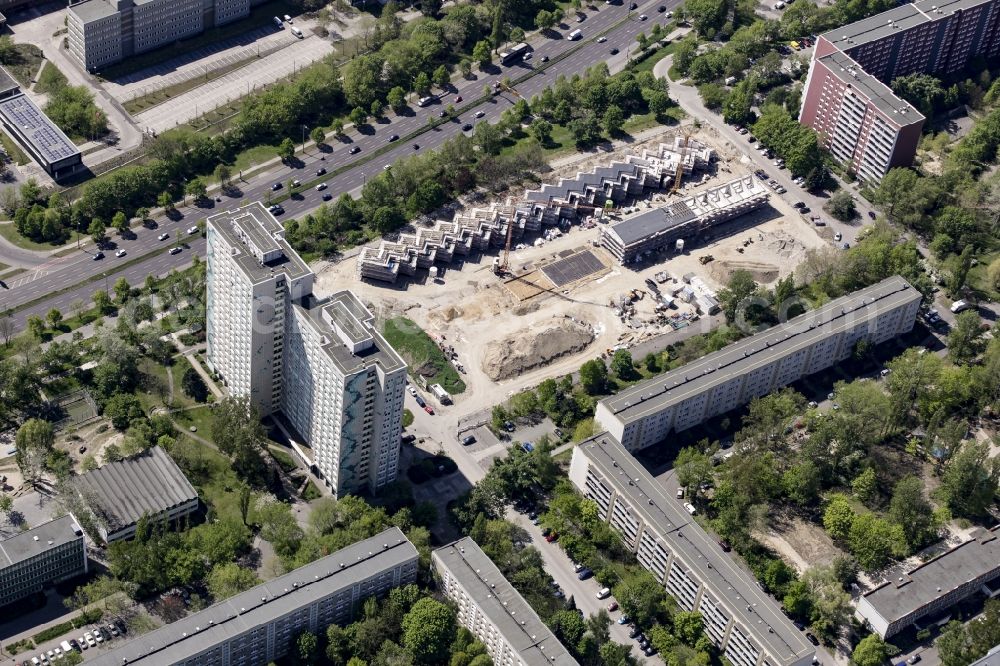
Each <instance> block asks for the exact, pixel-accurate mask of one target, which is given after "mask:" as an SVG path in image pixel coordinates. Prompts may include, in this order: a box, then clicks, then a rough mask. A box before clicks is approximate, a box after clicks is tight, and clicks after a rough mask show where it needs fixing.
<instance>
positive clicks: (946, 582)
mask: <svg viewBox="0 0 1000 666" xmlns="http://www.w3.org/2000/svg"><path fill="white" fill-rule="evenodd" d="M991 574H992V575H993V576H1000V525H998V526H997V527H994V528H993V529H992V530H989V531H985V530H984V531H983V532H982V534H980V535H979V537H978V538H974V539H971V540H969V541H966V542H965V543H962V544H959V545H958V546H955V547H954V548H952V549H951V550H948V551H946V552H944V553H942V554H941V555H938V556H937V557H935V558H934V559H932V560H929V561H927V562H924V563H923V564H921V565H920V566H918V567H917V568H915V569H912V570H911V571H909V572H907V573H905V574H903V575H902V576H901V577H900V578H902V580H900V579H899V578H897V579H895V580H890V581H886V582H885V583H882V585H880V586H879V587H876V588H875V589H874V590H872V591H871V592H868V593H867V594H865V599H866V600H867V601H868V603H870V604H871V605H872V607H873V608H874V609H875V610H876V611H877V612H878V614H879V615H881V616H882V617H883V618H884V619H885V620H886V621H888V622H889V623H890V624H891V623H892V622H894V621H896V620H900V619H902V618H905V617H907V616H909V615H910V614H912V613H915V612H916V611H918V610H920V609H921V608H923V607H924V606H926V605H928V604H930V603H932V602H933V601H935V600H936V599H938V598H939V597H942V596H945V595H947V594H948V593H949V592H951V591H952V590H954V589H956V588H958V587H961V586H962V585H964V584H965V583H967V582H968V581H970V580H973V579H975V578H978V577H980V576H990V575H991Z"/></svg>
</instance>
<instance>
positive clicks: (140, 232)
mask: <svg viewBox="0 0 1000 666" xmlns="http://www.w3.org/2000/svg"><path fill="white" fill-rule="evenodd" d="M628 4H629V3H628V2H624V3H623V4H621V5H607V4H604V3H597V4H595V5H594V6H595V7H597V8H598V10H597V11H592V10H590V9H589V8H586V9H585V10H584V13H585V14H586V15H587V17H586V19H585V20H584V21H582V22H580V23H577V22H576V20H575V19H574V18H572V17H570V19H569V23H566V24H564V26H563V27H562V28H560V29H559V33H560V34H561V35H566V34H568V33H569V32H570V31H572V30H575V29H580V30H581V31H582V32H583V39H582V40H581V41H573V42H571V41H569V40H567V39H565V38H559V39H546V40H544V41H542V42H541V43H538V44H536V46H535V50H534V55H533V57H532V58H531V60H530V61H528V62H522V63H517V64H515V65H513V66H511V67H496V68H494V69H493V70H492V71H491V72H489V73H487V72H479V73H478V75H477V78H476V79H474V80H471V81H464V82H462V83H460V84H459V86H458V89H457V92H454V93H451V94H448V95H446V96H444V98H443V100H442V102H441V103H440V104H431V105H429V106H428V107H425V108H420V107H417V106H416V105H413V106H411V111H410V115H404V116H393V117H391V118H390V119H389V120H384V121H382V122H373V123H372V124H371V125H370V127H367V128H363V130H364V131H361V132H358V131H356V130H351V131H350V132H349V135H350V136H349V138H348V139H347V140H346V141H345V142H343V143H341V142H338V143H337V144H336V145H335V146H334V149H333V151H332V152H330V153H325V154H324V153H321V152H320V151H319V150H317V149H310V150H309V152H308V154H306V155H303V156H301V162H300V163H299V164H297V165H295V166H294V167H293V166H287V165H276V166H275V167H274V168H272V169H269V170H267V171H264V172H262V173H259V174H257V175H255V176H254V177H253V178H251V179H250V180H249V181H246V182H241V183H238V185H240V187H241V191H240V192H239V193H238V194H237V195H236V196H234V197H226V196H223V197H222V198H223V201H222V202H215V201H212V202H211V204H210V206H208V207H207V208H196V207H181V208H180V212H181V214H182V217H181V219H180V220H177V221H172V220H167V219H162V218H161V219H158V220H157V222H158V223H159V228H158V229H155V230H152V229H145V228H138V229H135V230H134V231H135V238H133V239H131V240H129V239H119V238H115V239H114V242H115V244H116V247H121V248H123V249H125V250H126V252H127V255H126V256H125V257H123V258H117V257H115V256H114V250H112V251H111V252H108V251H105V255H106V257H105V258H104V259H102V260H100V261H94V260H93V259H92V253H93V246H92V245H91V246H90V247H89V248H84V250H86V251H81V252H80V253H79V254H75V253H74V254H72V255H69V256H68V257H62V258H60V259H57V260H53V261H51V262H48V263H47V264H45V265H43V266H41V267H39V268H38V269H36V270H33V271H30V272H26V273H22V274H21V275H19V276H17V277H15V278H13V279H11V280H10V281H9V282H8V283H7V287H8V288H7V289H6V290H4V289H2V288H0V311H2V310H5V309H8V308H14V307H17V306H20V305H23V304H25V303H30V302H32V301H36V300H37V299H39V298H44V297H45V296H46V295H47V294H55V293H56V292H59V291H63V290H65V293H60V294H58V295H55V296H52V297H51V298H44V300H42V301H39V302H36V303H33V304H32V305H30V306H28V307H25V308H23V309H22V310H20V311H18V312H17V313H16V314H15V316H14V318H15V321H16V324H17V326H18V327H19V328H21V327H23V325H24V321H25V319H26V318H27V316H28V315H31V314H37V315H42V316H44V314H45V313H46V312H48V311H49V310H50V309H51V308H53V307H55V308H59V309H61V310H63V311H64V312H66V308H68V306H69V304H70V303H72V302H73V301H75V300H77V299H82V300H83V301H84V302H86V303H90V302H91V301H92V296H93V293H94V291H95V290H97V289H103V287H104V285H103V281H104V276H105V274H106V275H107V280H108V284H109V285H113V284H114V282H115V281H116V280H117V279H118V278H119V277H122V276H124V277H125V278H126V279H128V280H129V282H131V283H132V284H133V285H136V284H140V283H141V282H142V281H143V280H144V279H145V277H146V275H149V274H152V275H157V276H158V275H163V274H165V273H167V272H168V271H169V270H170V269H171V268H180V267H182V266H186V265H187V264H189V263H190V261H191V254H192V253H194V252H196V253H198V254H200V255H203V254H204V242H203V241H194V242H192V243H191V245H190V247H189V248H185V249H184V251H183V252H181V253H179V254H177V255H168V254H167V249H168V248H167V247H166V246H167V245H168V244H170V243H172V241H173V240H174V239H176V237H177V234H178V233H180V232H182V231H183V230H184V229H186V228H188V227H190V226H192V225H194V224H196V223H197V222H199V221H201V220H203V219H204V218H205V217H207V216H208V215H211V214H212V213H214V212H217V211H218V210H221V209H223V208H224V207H227V206H233V207H235V206H237V205H239V203H240V202H245V201H255V200H262V201H266V200H268V199H269V197H271V196H272V195H273V196H280V195H283V194H286V193H287V189H286V188H284V187H283V188H282V189H281V190H278V191H277V192H272V190H271V186H272V184H274V183H286V182H287V181H288V180H289V179H292V178H298V179H300V180H302V181H303V183H310V181H315V180H316V178H317V177H316V176H315V173H316V170H317V168H319V167H325V168H326V169H328V170H329V171H335V170H340V169H344V168H345V167H348V168H347V169H346V170H345V171H343V172H342V173H339V174H338V175H334V176H331V175H329V174H328V175H327V176H326V180H325V182H326V183H327V190H326V191H327V192H329V193H330V194H332V195H333V196H334V197H336V196H339V194H340V193H341V192H354V191H356V190H357V189H358V188H359V187H362V186H363V185H364V183H365V181H366V180H367V178H368V176H370V175H373V174H375V173H378V172H379V171H381V170H383V168H384V166H385V165H390V164H392V163H393V162H394V161H395V160H397V159H399V158H402V157H406V156H408V155H411V154H414V153H415V152H417V150H415V149H414V147H413V144H418V145H419V146H420V148H419V150H420V151H425V150H429V149H433V148H436V147H438V146H440V145H441V144H442V143H444V141H445V140H447V139H448V138H449V137H451V136H454V135H455V134H457V133H458V132H461V131H462V127H463V125H465V124H466V123H471V124H475V123H476V122H486V121H490V122H495V121H497V120H498V119H499V117H500V114H501V113H503V111H504V110H506V109H507V108H508V107H510V106H513V104H514V103H516V102H517V98H516V96H514V95H513V94H511V93H509V92H505V93H502V94H500V95H497V96H494V97H493V98H492V99H490V100H489V101H487V102H484V103H482V104H480V105H478V106H476V107H474V108H470V109H467V110H465V111H464V112H463V113H462V114H460V116H459V117H458V118H457V119H455V120H453V121H451V122H448V123H445V124H443V125H440V126H439V127H437V128H435V129H433V130H431V131H426V132H424V133H423V134H421V135H419V136H418V137H416V138H414V139H412V140H407V141H402V140H400V141H397V142H395V144H394V147H393V148H392V149H391V150H389V151H388V152H386V153H384V154H381V155H378V156H377V157H374V158H372V157H370V155H371V153H372V152H374V151H376V150H378V149H380V148H383V147H384V146H386V145H388V144H389V143H391V142H389V141H388V139H389V137H390V136H392V135H398V136H400V137H406V136H407V135H408V134H411V133H413V132H416V131H418V130H422V129H424V128H426V127H427V124H428V118H432V117H433V118H436V117H437V115H438V113H439V112H440V111H441V109H443V108H445V105H447V104H454V105H455V106H456V108H460V107H461V105H462V104H463V103H467V101H468V100H471V99H474V98H476V97H478V96H480V95H481V94H482V91H483V88H484V86H486V85H490V84H492V83H493V82H494V81H499V80H501V79H504V78H508V77H509V78H510V79H511V80H514V81H516V80H517V79H518V78H519V77H522V76H524V75H526V74H532V73H533V72H534V74H532V75H531V76H530V78H528V79H526V80H525V81H523V82H521V83H519V84H516V85H515V89H516V90H517V91H518V92H519V93H520V94H521V95H522V96H524V97H525V98H530V97H531V96H533V95H535V94H538V93H540V92H541V91H542V90H543V89H544V88H546V87H547V86H549V85H551V84H552V83H554V82H555V80H556V78H557V77H558V76H559V75H560V74H563V75H567V76H572V75H573V74H575V73H579V72H582V71H584V70H585V69H586V68H587V67H590V66H592V65H593V64H595V63H597V62H602V61H605V60H607V59H608V58H609V56H610V50H611V49H612V48H618V49H620V50H624V49H626V48H630V47H631V45H632V44H634V42H635V38H636V36H637V35H638V34H639V33H640V32H646V33H649V32H650V30H651V29H652V26H653V24H654V23H660V24H661V25H664V24H665V23H667V19H666V18H665V13H659V12H657V11H656V10H657V7H658V6H659V5H661V4H662V5H665V6H666V7H667V9H674V8H675V7H676V6H677V5H679V4H680V0H647V1H646V2H640V3H639V7H638V9H636V10H632V11H629V10H628ZM641 14H646V15H647V16H648V17H649V18H648V20H645V21H642V20H640V19H639V16H640V15H641ZM602 33H603V34H604V36H605V38H606V41H605V42H604V43H597V41H596V40H597V38H598V37H599V36H600V35H601V34H602ZM567 53H569V55H565V54H567ZM559 56H565V57H562V58H561V59H560V58H559ZM544 57H548V58H550V59H551V62H549V63H543V62H542V59H543V58H544ZM536 65H537V66H538V67H544V69H536ZM456 95H462V96H463V97H464V98H465V99H466V102H461V103H455V101H454V100H455V97H456ZM478 111H482V112H483V114H484V115H483V118H482V119H476V117H475V114H476V113H477V112H478ZM352 146H357V147H359V148H360V149H361V151H360V152H359V153H358V154H356V155H350V153H349V150H350V148H351V147H352ZM310 184H311V183H310ZM322 203H323V201H322V193H321V192H318V191H316V190H315V189H313V188H312V187H309V188H303V190H302V191H301V192H299V193H298V194H296V195H295V196H293V197H291V198H289V199H287V200H285V201H284V202H283V203H282V205H283V207H284V209H285V213H284V215H283V216H282V217H283V218H287V217H300V216H302V215H304V214H305V213H308V212H309V211H311V210H313V209H315V208H317V207H318V206H319V205H320V204H322ZM163 231H166V232H168V233H170V234H171V240H170V241H159V240H157V236H158V235H159V234H160V233H162V232H163ZM136 257H143V258H144V259H143V261H141V262H138V263H136V264H134V265H131V266H128V267H126V268H119V266H121V265H122V264H123V263H124V262H127V261H129V260H130V259H131V260H134V259H135V258H136ZM0 260H2V257H0Z"/></svg>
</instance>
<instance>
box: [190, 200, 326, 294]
mask: <svg viewBox="0 0 1000 666" xmlns="http://www.w3.org/2000/svg"><path fill="white" fill-rule="evenodd" d="M207 222H208V224H211V225H212V226H213V228H214V229H215V230H216V231H218V232H219V233H220V234H221V235H222V237H223V238H225V239H226V242H227V243H228V244H229V245H230V246H231V247H233V248H236V249H237V250H238V251H239V253H238V254H237V256H236V257H234V260H235V261H236V265H237V266H239V268H240V269H241V270H242V271H243V272H244V273H245V274H246V275H247V277H249V278H250V280H251V281H252V282H253V283H254V284H257V283H259V282H264V281H265V280H270V279H271V278H272V277H274V275H275V273H284V274H285V275H287V276H288V279H290V280H294V279H296V278H300V277H303V276H305V275H308V274H310V273H312V271H311V270H310V269H309V266H308V264H306V262H304V261H302V258H301V257H299V254H298V252H296V251H295V250H293V249H292V246H291V245H290V244H289V243H288V241H286V240H285V228H284V227H282V226H281V223H280V222H278V220H277V219H275V217H274V216H273V215H271V213H270V212H268V210H267V208H265V207H264V204H263V203H261V202H260V201H254V202H253V203H249V204H247V205H246V206H242V207H240V208H237V209H235V210H227V211H223V212H221V213H217V214H215V215H212V216H210V217H209V218H208V220H207ZM247 241H249V243H252V244H253V246H251V245H249V244H248V242H247ZM258 251H259V252H264V253H270V254H269V255H268V256H267V259H266V260H265V261H261V257H258V256H256V255H255V254H254V253H255V252H258ZM271 255H273V256H271Z"/></svg>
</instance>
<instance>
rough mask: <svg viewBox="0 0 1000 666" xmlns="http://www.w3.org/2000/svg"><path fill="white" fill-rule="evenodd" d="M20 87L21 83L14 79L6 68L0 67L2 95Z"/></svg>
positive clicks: (0, 90)
mask: <svg viewBox="0 0 1000 666" xmlns="http://www.w3.org/2000/svg"><path fill="white" fill-rule="evenodd" d="M20 87H21V85H20V84H19V83H18V82H17V81H15V80H14V77H13V76H11V75H10V73H9V72H8V71H7V70H6V69H4V68H3V67H0V95H3V94H4V93H8V92H10V91H12V90H19V89H20Z"/></svg>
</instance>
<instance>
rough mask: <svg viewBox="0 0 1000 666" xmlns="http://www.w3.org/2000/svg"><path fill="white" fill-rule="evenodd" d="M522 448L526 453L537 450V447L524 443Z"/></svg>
mask: <svg viewBox="0 0 1000 666" xmlns="http://www.w3.org/2000/svg"><path fill="white" fill-rule="evenodd" d="M521 448H522V449H524V451H525V453H531V452H532V451H534V450H535V445H534V444H532V443H531V442H524V443H523V444H521Z"/></svg>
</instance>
